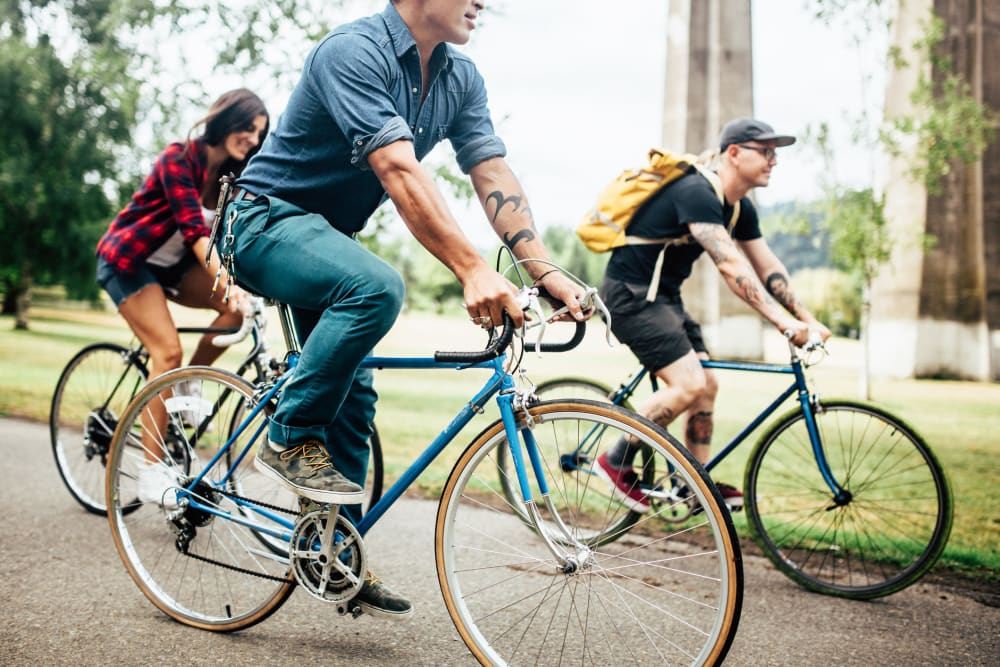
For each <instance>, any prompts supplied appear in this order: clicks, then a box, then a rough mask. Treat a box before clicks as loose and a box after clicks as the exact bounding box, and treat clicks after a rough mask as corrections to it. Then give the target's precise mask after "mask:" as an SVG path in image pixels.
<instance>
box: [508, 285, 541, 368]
mask: <svg viewBox="0 0 1000 667" xmlns="http://www.w3.org/2000/svg"><path fill="white" fill-rule="evenodd" d="M517 305H518V306H519V307H520V308H521V310H522V311H523V312H526V313H530V314H531V315H532V316H533V319H531V320H529V319H528V318H525V320H524V327H523V328H522V329H520V330H518V331H517V332H515V335H516V336H518V337H519V338H523V337H524V333H525V331H527V330H528V329H534V328H535V327H541V329H540V330H539V332H538V337H537V338H536V339H535V354H537V355H538V356H539V357H541V356H542V349H541V344H542V338H543V337H544V336H545V325H546V320H545V314H544V312H543V311H542V303H541V301H539V299H538V288H537V287H524V288H522V289H521V291H520V292H519V293H518V295H517Z"/></svg>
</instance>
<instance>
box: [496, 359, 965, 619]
mask: <svg viewBox="0 0 1000 667" xmlns="http://www.w3.org/2000/svg"><path fill="white" fill-rule="evenodd" d="M789 355H790V356H789V363H787V364H772V363H757V362H748V361H725V360H709V361H703V362H702V366H704V367H706V368H713V369H719V370H727V371H737V372H749V373H767V374H779V375H791V376H792V381H791V384H790V385H789V386H788V387H787V388H786V389H785V390H784V391H782V392H781V393H780V394H778V396H776V397H775V398H774V400H773V401H771V403H770V404H768V405H767V406H765V407H764V408H763V409H762V410H761V411H760V413H759V414H758V415H757V416H756V417H754V418H753V419H752V420H751V421H750V423H749V424H747V425H746V426H745V428H743V429H742V430H741V431H740V432H739V433H738V434H736V436H734V437H733V439H732V440H731V441H730V442H729V443H728V444H727V445H725V446H724V447H723V448H722V449H720V450H719V452H718V453H717V454H716V455H715V456H714V457H713V458H712V460H711V461H709V462H708V463H707V464H706V465H705V469H706V471H711V470H712V469H713V468H715V466H716V465H718V463H719V462H720V461H722V460H723V459H725V458H726V457H727V456H728V455H729V454H730V453H731V452H732V451H733V450H734V449H735V448H736V447H738V446H739V445H741V444H742V443H743V442H744V441H745V440H747V438H748V437H749V436H750V434H751V433H752V432H754V431H755V430H756V429H757V428H758V427H759V426H761V425H762V424H763V423H764V422H765V421H766V420H767V419H768V418H769V417H771V416H772V415H773V414H775V413H776V411H777V410H778V409H779V408H780V407H781V406H782V405H784V404H785V402H786V401H787V400H788V399H790V398H792V397H794V398H795V401H796V405H795V407H794V408H792V409H791V410H790V411H788V412H786V413H784V414H782V415H781V416H779V417H778V418H777V419H775V420H773V421H772V422H771V423H770V424H769V425H768V426H767V427H766V428H765V430H764V431H763V434H762V435H761V436H760V439H759V440H758V441H757V444H756V446H755V447H754V448H753V450H752V451H751V452H750V456H749V458H748V460H747V465H746V472H745V477H744V483H743V493H744V498H745V503H746V511H747V521H748V523H749V524H750V526H751V528H752V530H753V535H754V538H755V541H756V542H757V543H758V544H759V545H760V547H761V548H762V549H763V551H764V553H765V555H767V557H768V558H769V559H770V560H771V562H772V563H774V565H775V566H776V567H777V568H778V569H779V570H780V571H781V572H783V573H784V574H786V575H787V576H788V577H790V578H791V579H792V580H793V581H795V582H797V583H798V584H800V585H802V586H803V587H805V588H807V589H809V590H812V591H815V592H818V593H824V594H827V595H834V596H838V597H844V598H850V599H857V600H867V599H872V598H877V597H880V596H884V595H889V594H891V593H895V592H897V591H900V590H902V589H903V588H905V587H907V586H909V585H911V584H913V583H914V582H916V581H917V580H918V579H920V578H921V577H922V576H923V575H924V574H925V573H926V572H927V571H928V570H929V569H930V568H931V567H932V566H933V565H934V563H935V562H936V561H937V559H938V557H939V556H940V555H941V553H942V552H943V551H944V548H945V545H946V544H947V542H948V536H949V534H950V532H951V524H952V513H953V504H952V496H951V489H950V486H949V483H948V478H947V476H946V475H945V473H944V470H943V469H942V468H941V465H940V463H938V461H937V458H936V457H935V456H934V453H933V452H932V451H931V449H930V447H928V446H927V443H925V442H924V440H923V439H922V438H921V437H920V436H919V435H918V434H917V432H916V431H914V430H913V429H912V428H910V427H909V426H908V425H907V424H906V423H905V422H904V421H903V420H901V419H900V418H898V417H896V416H895V415H892V414H890V413H889V412H887V411H885V410H884V409H882V408H879V407H877V406H874V405H870V404H868V403H863V402H859V401H851V400H842V399H837V400H828V399H820V397H819V395H818V394H816V393H814V392H813V391H812V390H811V389H810V387H809V384H808V381H807V378H806V374H805V369H806V368H807V367H808V366H809V365H810V363H816V362H818V361H820V360H821V359H822V358H823V357H824V356H825V349H824V348H823V347H822V344H821V343H813V344H812V345H811V346H807V348H806V349H805V350H804V351H803V353H801V354H800V352H799V350H797V349H796V348H795V346H793V345H791V344H789ZM813 355H815V356H813ZM646 378H648V380H649V383H650V387H651V389H652V391H656V390H657V388H658V384H657V379H656V376H655V375H654V374H652V373H650V372H649V371H648V369H646V368H639V369H638V370H637V371H636V372H634V373H633V374H632V375H631V376H629V377H628V379H627V380H626V381H625V382H623V383H622V384H621V385H620V386H618V387H617V388H611V387H607V386H605V385H604V384H601V383H599V382H595V381H593V380H589V379H585V378H559V379H553V380H549V381H546V382H543V383H541V384H540V385H539V386H538V388H537V389H536V393H537V394H538V396H539V397H540V398H545V399H552V398H555V397H564V398H567V397H569V398H589V399H593V400H601V401H607V402H611V403H612V404H616V405H622V406H625V407H627V408H629V409H631V405H630V403H629V399H630V398H631V397H632V396H633V394H634V393H635V391H636V390H637V389H638V388H639V387H640V385H642V384H643V382H644V381H645V380H646ZM762 398H764V399H766V398H767V397H762ZM591 444H592V443H591V442H590V441H589V440H588V439H587V438H583V439H581V441H580V442H579V443H578V444H576V445H574V446H571V447H568V448H566V449H563V450H561V451H558V452H551V453H550V456H552V457H556V458H558V460H559V461H560V462H561V463H562V467H561V470H562V472H563V475H564V476H565V477H566V478H567V479H566V480H564V481H563V482H562V483H567V484H576V483H579V482H578V479H579V478H580V477H581V476H583V477H585V478H586V479H588V480H589V478H590V477H592V476H593V472H592V470H591V466H592V461H593V460H594V459H595V458H596V456H597V455H598V454H599V453H600V452H595V451H594V449H592V448H591ZM501 465H505V462H504V461H501ZM639 471H640V476H641V477H642V479H643V481H642V485H643V488H644V490H645V491H646V493H647V495H648V497H649V499H650V504H651V506H652V510H651V511H650V512H649V513H648V514H637V513H635V512H630V513H623V514H622V515H621V516H619V517H618V521H617V523H616V524H615V525H611V526H609V530H608V531H607V533H606V534H605V535H603V536H602V538H601V539H605V540H606V539H617V538H618V537H619V536H621V535H622V534H624V533H626V532H628V531H629V530H634V529H635V528H634V527H635V526H636V525H638V526H639V527H646V528H648V527H649V526H650V524H651V522H653V521H654V520H660V521H663V522H666V523H667V524H668V525H671V526H673V525H674V524H683V522H684V521H686V520H687V519H688V518H689V517H690V516H691V512H693V511H697V508H698V503H697V501H696V500H695V499H691V500H690V502H688V503H687V504H686V505H685V504H678V503H677V502H676V500H677V499H679V498H682V497H684V496H685V493H686V490H685V489H684V488H683V487H682V486H680V485H678V484H676V483H674V484H673V486H672V488H665V487H664V486H663V484H662V483H661V482H660V481H659V480H658V479H657V476H656V475H655V474H653V473H651V472H650V469H649V468H648V466H647V465H646V464H645V463H644V462H642V461H640V464H639ZM553 483H560V482H559V481H556V482H553Z"/></svg>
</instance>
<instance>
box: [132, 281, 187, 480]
mask: <svg viewBox="0 0 1000 667" xmlns="http://www.w3.org/2000/svg"><path fill="white" fill-rule="evenodd" d="M118 312H119V313H120V314H121V316H122V317H123V318H124V319H125V321H126V322H127V323H128V325H129V326H130V327H131V328H132V331H133V332H135V335H136V337H137V338H138V339H139V341H140V342H141V343H142V345H143V347H145V348H146V351H147V352H149V366H150V368H149V378H150V379H151V380H152V379H153V378H156V377H158V376H160V375H162V374H163V373H166V372H167V371H170V370H173V369H175V368H178V367H179V366H180V365H181V359H182V358H183V357H182V355H183V351H182V350H181V341H180V338H179V337H178V336H177V327H176V326H175V325H174V320H173V318H172V317H171V315H170V311H169V310H168V309H167V298H166V296H165V295H164V293H163V288H162V287H160V286H159V285H147V286H145V287H143V288H142V289H141V290H139V291H138V292H136V293H135V294H132V295H130V296H128V297H127V298H126V299H125V300H124V301H122V303H121V305H119V306H118ZM166 427H167V413H166V410H165V409H164V407H163V405H162V404H161V403H160V402H159V401H151V402H150V403H149V410H148V412H146V413H145V414H144V415H143V437H142V440H143V449H144V450H145V454H146V460H147V461H150V462H156V461H160V460H162V459H163V449H162V448H161V446H160V442H162V440H163V434H164V433H165V432H166ZM154 435H155V436H157V437H154Z"/></svg>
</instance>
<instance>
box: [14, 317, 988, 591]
mask: <svg viewBox="0 0 1000 667" xmlns="http://www.w3.org/2000/svg"><path fill="white" fill-rule="evenodd" d="M174 314H175V320H176V321H177V323H178V324H186V325H195V324H207V322H208V319H209V317H208V314H207V313H204V312H197V311H189V310H186V309H181V308H178V309H175V311H174ZM31 327H32V328H31V330H30V331H15V330H13V321H12V319H10V318H3V319H0V366H2V368H3V373H2V374H0V414H3V415H7V416H19V417H25V418H29V419H33V420H38V421H43V422H44V421H47V419H48V410H49V402H50V400H51V395H52V390H53V388H54V387H55V384H56V381H57V379H58V377H59V373H60V371H61V370H62V367H63V366H64V365H65V364H66V362H67V361H69V359H70V358H71V357H72V355H73V354H74V353H75V352H76V351H77V350H78V349H79V348H80V347H82V346H83V345H85V344H87V343H90V342H96V341H99V340H111V341H117V342H121V343H127V342H128V341H129V340H130V339H131V335H130V332H129V331H128V328H127V327H126V326H125V324H124V323H123V322H122V321H121V320H120V319H119V318H118V316H117V315H116V314H114V313H113V312H103V313H98V312H93V311H85V310H76V309H74V310H62V309H54V308H44V309H42V308H38V309H33V311H32V321H31ZM268 333H269V338H270V339H271V342H272V348H273V350H274V351H275V353H276V354H280V353H281V351H282V349H283V346H282V343H281V342H280V329H279V327H278V325H277V322H276V321H275V322H274V323H273V324H272V325H271V326H270V329H269V332H268ZM549 335H552V336H555V335H556V334H555V333H554V332H553V331H551V330H550V332H549ZM774 338H777V337H776V336H775V337H774ZM194 340H195V338H194V337H190V339H185V344H186V345H188V349H189V350H190V349H192V347H193V343H194ZM483 342H484V338H483V335H482V333H481V332H479V331H477V330H476V329H474V328H472V327H471V326H469V325H468V323H467V322H466V321H465V320H464V319H462V318H457V317H456V318H443V317H434V316H431V315H426V314H420V313H414V314H406V315H403V316H402V317H401V318H400V320H399V322H398V323H397V325H396V327H395V328H394V329H393V331H392V332H391V333H390V334H389V335H388V336H387V337H386V339H385V340H384V341H383V343H382V344H381V345H380V346H379V348H378V349H377V350H376V352H377V353H380V354H407V355H416V356H428V355H429V354H430V353H431V352H432V351H433V350H435V349H445V350H457V349H478V348H481V347H482V345H483ZM768 344H769V345H774V346H775V347H774V348H773V349H772V348H770V347H769V348H768V351H767V356H768V358H769V359H771V360H776V361H777V360H780V359H781V355H782V349H783V348H782V346H783V344H782V343H781V341H780V340H777V341H773V340H769V343H768ZM829 349H830V352H831V355H830V358H829V359H827V360H826V361H824V362H823V363H822V364H819V365H818V366H816V367H814V368H813V369H812V370H811V371H810V378H811V381H812V383H813V386H814V389H815V390H817V391H818V392H819V393H820V395H821V396H823V397H825V398H834V397H841V398H850V399H856V398H858V386H859V382H858V364H857V359H858V358H859V356H860V353H859V346H858V343H857V342H856V341H848V340H841V339H837V340H834V341H833V342H832V344H831V345H830V346H829ZM245 351H246V348H245V347H244V346H243V345H241V346H240V349H239V350H231V351H229V352H227V354H226V356H225V357H224V358H223V360H222V361H220V363H219V365H221V366H223V367H229V368H234V367H235V366H236V364H237V362H238V361H239V359H240V358H241V355H242V354H243V353H245ZM784 354H785V356H786V359H787V350H786V351H785V352H784ZM522 367H523V368H525V369H526V370H527V375H528V377H529V378H530V379H531V380H532V381H533V382H536V383H539V382H542V381H544V380H546V379H551V378H554V377H560V376H567V375H570V376H582V377H591V378H594V379H597V380H600V381H603V382H605V383H607V384H611V385H617V384H618V383H619V382H621V381H622V380H624V379H625V378H626V377H627V375H628V374H629V373H630V372H631V371H632V370H633V369H634V368H635V362H634V360H633V358H632V356H631V354H630V353H629V352H628V350H627V349H625V348H623V347H622V346H617V347H615V348H609V347H607V345H606V344H605V342H604V339H603V328H602V327H601V326H600V325H598V324H596V323H595V324H594V325H593V326H592V329H591V331H590V332H589V334H588V336H587V338H586V339H585V341H584V343H583V344H582V345H581V347H580V348H579V349H578V350H576V351H574V352H571V353H567V354H550V355H545V356H544V357H542V358H539V357H537V356H536V355H535V354H534V352H532V351H527V352H526V353H525V355H524V359H523V363H522ZM718 375H719V381H720V386H721V390H720V394H719V400H718V404H717V407H716V433H715V439H714V443H715V446H716V448H718V447H719V446H721V443H723V442H726V441H728V439H729V438H730V437H732V435H734V434H735V433H736V432H737V431H738V430H739V428H741V426H742V425H743V424H745V423H746V422H747V421H749V419H750V418H751V417H752V416H753V415H754V414H756V412H758V411H759V410H760V409H761V408H762V407H763V406H764V405H766V404H767V403H768V402H769V401H770V400H771V398H770V397H771V396H773V395H776V394H777V393H778V391H779V389H780V388H782V387H784V386H785V385H786V384H787V379H786V378H784V377H777V376H775V377H772V376H762V375H759V374H749V373H736V372H731V371H719V372H718ZM483 379H484V374H483V373H482V372H478V371H469V372H462V373H459V372H451V371H447V372H442V371H437V372H431V371H392V370H390V371H383V372H380V373H378V374H377V376H376V388H377V389H378V390H379V394H380V401H379V414H378V418H377V424H378V428H379V432H380V434H381V436H382V443H383V448H384V452H385V459H386V470H387V475H388V477H389V478H390V479H391V478H395V477H398V476H399V474H401V472H402V471H403V470H404V469H405V467H406V465H407V464H408V463H409V462H410V461H411V460H413V458H415V457H416V456H417V455H418V454H419V453H420V451H422V449H423V447H424V446H425V445H426V443H428V442H430V441H431V440H432V439H433V438H434V437H435V436H436V435H437V434H438V433H439V432H440V431H441V430H442V429H443V428H444V427H445V426H446V425H447V424H448V423H449V422H450V420H451V418H452V417H453V416H454V414H455V413H456V412H458V410H459V409H461V407H462V406H463V405H464V403H465V402H466V401H467V399H468V398H469V397H470V396H471V395H472V394H473V392H474V391H475V390H476V389H477V388H478V386H479V384H481V382H482V381H483ZM645 391H647V390H645V389H644V390H643V392H645ZM643 392H640V395H639V396H637V398H636V401H635V402H636V403H637V402H639V401H641V400H642V397H643V395H644V394H643ZM872 395H873V401H874V402H875V403H877V404H878V405H880V406H882V407H884V408H886V409H888V410H889V411H891V412H893V413H896V414H897V415H898V416H900V417H901V418H902V419H903V420H904V421H906V422H907V423H908V424H909V425H910V426H911V427H912V428H913V429H914V430H916V431H917V432H918V433H920V434H921V435H922V436H923V437H924V439H925V440H926V441H927V442H928V444H930V445H931V447H932V448H933V449H934V451H935V453H936V454H937V456H938V458H939V460H940V461H941V464H942V465H943V466H944V468H945V470H946V472H947V474H948V476H949V478H950V481H951V486H952V492H953V496H954V498H955V520H954V526H953V529H952V534H951V539H950V541H949V544H948V547H947V549H946V551H945V554H944V556H943V557H942V559H941V561H940V563H939V566H938V567H939V568H947V569H950V570H958V571H963V572H967V573H971V574H974V575H976V576H979V577H988V578H991V579H993V580H1000V518H998V515H997V511H996V509H997V503H996V489H997V488H1000V465H998V464H997V459H998V454H1000V408H998V406H1000V384H998V383H981V382H950V381H935V380H880V379H875V380H873V382H872ZM789 407H790V406H789ZM787 409H788V408H787V407H786V408H782V409H781V410H779V413H783V412H784V411H785V410H787ZM495 418H496V416H495V409H491V410H487V414H486V415H484V416H480V417H477V418H476V419H475V420H474V421H473V423H472V424H470V425H469V426H468V427H467V428H466V431H465V432H464V433H463V434H461V435H460V436H459V438H457V439H456V442H455V443H453V444H452V445H450V446H449V448H448V449H447V450H446V451H445V452H444V454H443V455H442V456H441V457H439V459H438V460H437V461H435V462H434V463H433V464H432V465H431V466H430V468H429V469H428V470H427V471H426V472H425V473H424V474H423V475H422V476H421V478H420V480H419V481H418V484H419V486H420V488H421V489H422V490H423V492H424V493H427V494H431V495H432V494H435V493H437V492H438V491H439V490H440V488H441V487H442V486H443V484H444V480H445V479H446V478H447V475H448V473H449V472H450V471H451V468H452V466H453V465H454V461H455V459H456V458H457V457H458V455H459V453H460V451H461V448H462V447H463V446H464V445H465V444H466V443H468V442H471V441H472V439H473V437H474V436H475V435H476V434H477V433H479V431H480V430H482V429H483V428H485V427H486V426H487V425H488V424H489V423H490V422H491V421H492V420H493V419H495ZM759 435H760V434H759V433H755V434H753V435H752V436H751V438H750V441H749V442H747V443H744V445H743V446H742V447H739V448H737V449H736V450H735V451H734V452H733V453H732V454H731V455H730V456H729V457H728V458H727V459H726V460H725V461H724V462H723V463H722V464H720V465H719V467H718V468H717V469H716V470H715V471H713V476H714V477H716V478H717V479H721V480H725V481H729V482H730V483H733V484H737V485H739V484H740V483H741V482H742V479H743V468H744V465H745V462H746V457H747V455H748V454H749V452H750V449H751V447H752V444H753V442H755V441H756V437H758V436H759ZM736 522H737V526H738V527H739V529H740V530H741V533H742V534H744V535H746V531H747V529H746V525H745V521H744V520H743V518H742V516H741V515H736Z"/></svg>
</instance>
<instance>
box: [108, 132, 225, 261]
mask: <svg viewBox="0 0 1000 667" xmlns="http://www.w3.org/2000/svg"><path fill="white" fill-rule="evenodd" d="M206 162H207V154H206V152H205V146H204V145H203V142H202V141H200V140H193V141H190V142H188V143H186V144H185V143H179V142H178V143H173V144H170V145H169V146H167V148H166V149H164V151H163V152H162V153H161V154H160V157H159V158H157V160H156V164H155V165H154V166H153V171H152V172H151V173H150V174H149V176H147V177H146V180H145V182H144V183H143V184H142V187H141V188H140V189H139V191H138V192H136V193H135V194H134V195H132V200H131V201H130V202H129V203H128V205H127V206H126V207H125V208H124V209H122V210H121V212H120V213H119V214H118V216H117V217H115V219H114V221H113V222H112V223H111V226H110V227H109V228H108V230H107V231H106V232H104V236H102V237H101V240H100V241H98V242H97V254H98V255H99V256H101V257H103V258H104V260H105V261H107V262H108V263H109V264H111V265H112V266H114V267H115V268H116V269H117V270H118V271H121V272H123V273H134V272H135V271H136V269H138V268H139V266H141V265H142V263H143V262H145V261H146V258H147V257H149V256H150V255H151V254H153V252H155V251H156V249H157V248H159V247H160V246H161V245H163V243H164V242H165V241H166V240H167V239H168V238H170V236H171V235H173V233H174V232H175V231H176V230H178V229H179V230H180V231H181V234H183V235H184V241H185V243H186V244H187V245H188V246H191V245H193V244H194V242H195V241H197V240H198V239H200V238H201V237H203V236H208V235H209V232H210V230H209V228H208V226H207V225H206V224H205V219H204V217H203V216H202V213H201V188H202V185H203V184H204V183H205V168H206Z"/></svg>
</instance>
